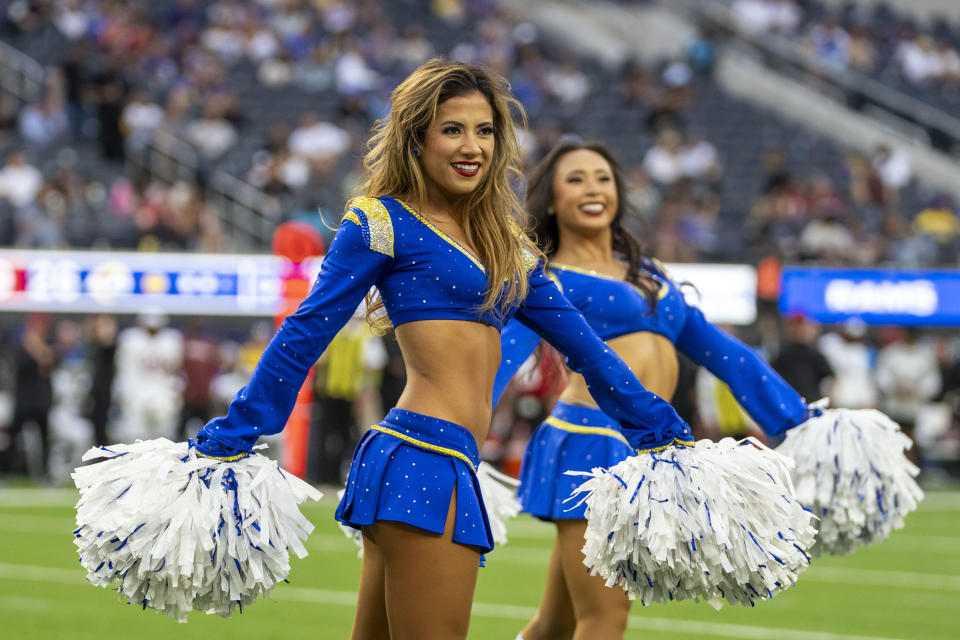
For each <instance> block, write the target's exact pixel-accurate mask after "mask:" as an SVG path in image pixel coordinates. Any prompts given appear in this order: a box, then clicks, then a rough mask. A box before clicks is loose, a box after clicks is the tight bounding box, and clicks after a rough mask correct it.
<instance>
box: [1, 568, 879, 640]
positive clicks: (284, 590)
mask: <svg viewBox="0 0 960 640" xmlns="http://www.w3.org/2000/svg"><path fill="white" fill-rule="evenodd" d="M0 579H2V580H10V581H29V582H47V583H56V584H72V585H83V584H85V581H84V579H83V571H82V570H80V569H75V570H69V569H60V568H54V567H38V566H32V565H14V564H0ZM270 597H271V598H272V599H275V600H286V601H293V602H309V603H315V604H328V605H334V606H344V607H353V606H356V603H357V594H356V593H355V592H352V591H332V590H329V589H312V588H308V587H291V586H281V587H279V588H277V589H276V590H275V591H274V592H273V594H272V595H271V596H270ZM8 600H16V599H13V598H10V599H8ZM32 602H39V601H32ZM3 603H4V600H3V599H0V606H2V605H3ZM534 613H535V609H534V608H533V607H525V606H518V605H510V604H497V603H489V602H474V603H473V615H475V616H481V617H485V618H498V619H508V620H521V621H522V620H528V619H530V618H531V617H532V616H533V614H534ZM628 626H629V627H630V628H631V629H644V630H647V631H665V632H671V633H686V634H690V635H697V636H711V637H718V638H749V639H751V640H754V639H755V640H765V639H767V638H778V639H779V640H895V639H893V638H890V637H885V638H884V637H878V636H859V635H850V634H844V633H827V632H822V631H804V630H801V629H789V628H782V627H761V626H753V625H745V624H729V623H724V622H696V621H693V620H680V619H670V618H653V617H648V616H639V615H634V616H630V619H629V624H628Z"/></svg>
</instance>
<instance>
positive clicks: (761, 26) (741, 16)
mask: <svg viewBox="0 0 960 640" xmlns="http://www.w3.org/2000/svg"><path fill="white" fill-rule="evenodd" d="M774 9H775V6H774V3H773V2H772V0H734V2H733V4H732V5H731V6H730V17H731V19H732V20H733V23H734V25H736V27H737V28H738V29H740V30H741V31H743V32H744V33H746V34H748V35H760V34H764V33H767V32H768V31H770V30H771V29H772V28H773V26H774V21H775V15H774Z"/></svg>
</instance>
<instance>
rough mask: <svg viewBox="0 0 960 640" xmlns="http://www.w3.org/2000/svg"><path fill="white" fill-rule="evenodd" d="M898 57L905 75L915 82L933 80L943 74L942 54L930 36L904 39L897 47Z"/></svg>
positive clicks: (922, 82)
mask: <svg viewBox="0 0 960 640" xmlns="http://www.w3.org/2000/svg"><path fill="white" fill-rule="evenodd" d="M896 57H897V61H898V62H899V63H900V68H901V71H902V72H903V75H904V77H905V78H906V79H907V80H908V81H910V82H912V83H913V84H924V83H927V82H931V81H934V80H937V79H939V78H940V77H941V75H942V74H943V65H942V63H941V61H940V55H939V53H938V52H937V50H936V48H935V47H934V45H933V39H932V38H930V37H929V36H926V35H918V36H917V37H915V38H913V39H910V40H904V41H902V42H901V43H900V45H899V46H898V47H897V54H896Z"/></svg>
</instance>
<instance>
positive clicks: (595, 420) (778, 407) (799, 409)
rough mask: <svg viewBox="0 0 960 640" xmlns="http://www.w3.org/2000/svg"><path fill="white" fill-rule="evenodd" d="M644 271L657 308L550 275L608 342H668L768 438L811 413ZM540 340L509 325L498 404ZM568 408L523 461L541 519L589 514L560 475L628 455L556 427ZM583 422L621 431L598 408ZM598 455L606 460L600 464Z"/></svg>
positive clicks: (622, 290) (596, 283)
mask: <svg viewBox="0 0 960 640" xmlns="http://www.w3.org/2000/svg"><path fill="white" fill-rule="evenodd" d="M643 267H644V272H645V274H646V275H647V276H648V277H650V278H651V279H653V280H654V282H656V283H657V284H658V285H659V289H658V292H657V296H656V297H657V303H656V308H655V309H653V310H652V311H651V310H650V308H649V305H648V303H647V299H646V297H645V296H644V294H643V292H642V291H640V290H639V289H637V288H636V287H635V286H633V285H631V284H630V283H628V282H625V281H623V280H619V279H617V278H612V277H609V276H606V275H603V274H599V273H596V272H594V271H589V270H585V269H580V268H577V267H571V266H568V265H564V264H558V263H551V265H550V274H551V275H552V277H553V278H554V279H555V280H556V281H557V282H558V284H559V285H560V287H561V289H562V291H563V294H564V296H566V298H567V299H568V300H570V302H571V303H573V305H574V306H575V307H577V308H578V309H579V310H580V311H581V312H582V313H583V315H584V317H586V319H587V321H588V322H589V323H590V326H591V327H593V329H594V330H595V331H596V332H597V333H598V334H599V336H600V337H601V338H602V339H603V340H611V339H613V338H616V337H619V336H624V335H629V334H632V333H638V332H643V331H646V332H650V333H655V334H658V335H661V336H663V337H665V338H667V339H668V340H670V342H672V343H673V344H674V345H675V346H676V348H677V350H679V351H680V352H681V353H683V354H684V355H686V356H687V357H688V358H690V359H691V360H693V361H694V362H696V363H697V364H700V365H703V366H704V367H706V368H707V369H708V370H709V371H710V372H711V373H713V374H714V375H715V376H717V377H718V378H720V379H721V380H723V381H724V382H725V383H727V385H728V386H729V387H730V389H731V391H732V392H733V394H734V396H735V397H736V398H737V400H738V401H739V402H740V404H741V405H742V406H743V407H744V409H746V410H747V412H748V413H749V414H750V416H751V417H752V418H753V419H754V420H755V421H756V422H757V424H759V425H760V427H761V428H762V429H763V430H764V431H765V432H766V433H768V434H770V435H780V434H782V433H783V432H784V431H786V430H787V429H789V428H790V427H793V426H796V425H798V424H800V423H801V422H804V421H805V420H807V418H809V417H810V416H811V410H810V409H809V407H808V406H807V404H806V402H804V400H803V398H801V397H800V396H799V395H798V394H797V393H796V392H795V391H794V390H793V389H792V388H791V387H790V385H788V384H787V383H786V381H784V380H783V378H781V377H780V375H779V374H777V373H776V372H775V371H774V370H773V369H772V368H771V367H770V366H769V365H768V364H767V363H766V362H765V361H764V360H763V358H761V357H760V356H759V355H758V354H757V353H756V352H755V351H754V350H753V349H751V348H750V347H748V346H747V345H745V344H743V343H742V342H740V341H739V340H737V339H735V338H733V337H732V336H730V335H728V334H727V333H725V332H723V331H721V330H720V329H718V328H717V327H716V326H714V325H713V324H711V323H710V322H708V321H707V320H706V318H704V316H703V313H702V312H701V311H700V310H699V309H698V308H697V307H695V306H692V305H689V304H687V302H686V300H685V299H684V296H683V293H682V292H681V291H680V289H679V288H678V287H677V285H676V284H675V283H674V282H673V281H672V280H671V279H670V278H669V277H668V276H667V275H666V273H665V272H664V271H663V269H662V268H661V267H660V266H659V265H658V264H657V263H655V262H652V261H648V262H645V263H644V265H643ZM538 342H539V338H538V337H537V336H536V335H535V334H534V333H532V332H531V331H529V330H528V329H527V328H526V327H524V326H522V325H521V324H519V323H517V322H511V323H509V324H508V325H507V326H506V327H505V328H504V330H503V332H502V333H501V345H502V351H503V355H502V360H501V366H500V370H499V371H498V372H497V379H496V382H495V384H494V393H493V398H494V402H496V400H497V399H498V398H499V397H500V395H501V394H502V392H503V389H504V388H505V387H506V385H507V383H509V381H510V379H511V378H512V377H513V374H514V373H516V371H517V369H518V368H519V367H520V365H522V364H523V362H524V360H526V358H527V357H528V356H529V355H530V354H531V353H532V352H533V350H534V349H535V348H536V346H537V344H538ZM569 407H570V405H564V403H558V406H557V408H555V409H554V412H553V414H552V415H551V418H548V419H547V421H545V422H544V423H543V424H542V425H540V427H539V428H538V429H537V431H536V432H535V433H534V434H533V436H532V437H531V439H530V443H529V444H528V446H527V451H526V453H525V456H524V464H523V467H522V470H521V476H520V479H521V486H520V498H521V503H522V504H523V505H524V509H525V510H526V511H528V512H530V513H533V514H534V515H537V516H540V517H544V518H583V517H584V516H583V507H580V508H578V509H572V510H570V511H566V510H564V509H563V508H559V507H558V505H562V502H563V500H564V499H565V497H566V496H567V495H569V492H567V488H568V485H569V484H570V482H569V481H568V480H569V477H562V474H563V472H564V471H567V470H576V471H586V470H589V469H591V468H593V467H597V466H610V465H611V464H616V463H617V462H619V461H620V460H622V459H624V458H625V457H627V456H628V455H630V450H629V449H628V448H626V447H623V448H620V449H617V447H616V446H615V445H614V444H613V443H612V442H611V440H612V438H611V437H610V435H609V434H606V435H598V434H597V433H589V432H585V431H583V430H580V431H577V430H570V429H566V430H565V429H564V427H563V426H562V425H561V424H558V423H567V424H569V421H568V420H565V419H564V418H563V417H561V416H562V415H566V414H567V413H569V412H570V409H569ZM580 409H585V408H582V407H581V408H580ZM601 409H603V407H602V405H601ZM591 412H593V413H591ZM578 417H579V420H578V423H577V424H578V426H581V427H582V426H590V427H596V428H601V429H614V430H615V429H617V426H616V421H614V420H611V419H610V418H609V417H607V416H605V415H604V413H603V412H602V411H601V410H597V409H592V410H586V411H581V412H580V414H578ZM584 420H586V421H587V422H584ZM544 448H545V450H543V449H544ZM615 451H619V454H617V453H615ZM618 455H619V457H617V456H618ZM599 458H604V459H605V460H607V462H606V463H605V464H598V463H597V460H598V459H599ZM573 481H574V485H575V484H579V482H577V481H576V478H574V479H573ZM540 494H543V495H542V496H541V495H540ZM569 506H570V505H567V507H569Z"/></svg>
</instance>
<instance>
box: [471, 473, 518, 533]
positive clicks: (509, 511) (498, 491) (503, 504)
mask: <svg viewBox="0 0 960 640" xmlns="http://www.w3.org/2000/svg"><path fill="white" fill-rule="evenodd" d="M477 480H478V481H479V482H480V493H481V495H483V503H484V505H486V507H487V520H489V521H490V531H491V532H492V533H493V540H494V542H496V543H497V544H507V520H509V519H510V518H515V517H516V516H517V514H518V513H520V502H519V501H518V500H517V487H518V486H519V485H520V481H519V480H517V479H515V478H512V477H510V476H508V475H506V474H504V473H501V472H499V471H497V470H496V469H494V468H493V467H491V466H490V464H489V463H486V462H481V463H480V465H479V466H478V467H477Z"/></svg>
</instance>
